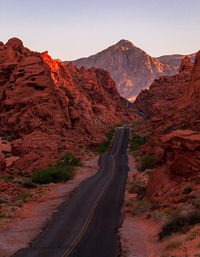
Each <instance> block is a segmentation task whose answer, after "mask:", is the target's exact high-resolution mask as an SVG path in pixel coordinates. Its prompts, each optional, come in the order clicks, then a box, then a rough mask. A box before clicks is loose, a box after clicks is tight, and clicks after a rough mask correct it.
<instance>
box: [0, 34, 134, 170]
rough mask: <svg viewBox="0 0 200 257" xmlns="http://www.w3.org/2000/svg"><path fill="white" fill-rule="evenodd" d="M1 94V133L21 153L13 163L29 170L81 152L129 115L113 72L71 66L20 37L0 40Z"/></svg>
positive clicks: (14, 149)
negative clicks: (30, 46)
mask: <svg viewBox="0 0 200 257" xmlns="http://www.w3.org/2000/svg"><path fill="white" fill-rule="evenodd" d="M0 99H1V100H0V101H1V102H0V103H1V104H0V136H1V137H4V138H7V139H9V141H11V146H12V150H11V153H12V155H14V156H20V158H19V159H18V160H16V161H14V162H13V167H12V168H15V169H18V170H21V171H22V172H24V173H26V172H29V171H32V170H33V169H38V168H39V167H42V166H43V167H44V166H47V165H48V164H50V163H53V162H55V158H56V157H57V156H59V155H60V154H61V153H62V152H66V151H67V150H70V151H76V150H77V151H79V153H80V148H83V149H84V148H86V147H88V146H89V145H90V144H95V143H98V142H99V141H101V140H102V139H103V137H104V132H105V131H104V130H105V129H107V128H108V127H109V126H110V125H111V124H112V123H116V122H119V121H120V120H121V119H129V114H128V113H127V112H126V110H125V108H124V106H125V105H126V100H124V99H122V98H121V97H120V96H119V94H118V93H117V91H116V86H115V83H114V82H113V81H112V79H111V78H110V75H109V73H108V72H106V71H104V70H98V69H90V70H87V69H80V70H78V69H77V68H75V67H74V66H73V65H68V67H66V65H64V64H63V63H62V62H60V61H55V60H53V59H51V57H50V56H49V55H48V53H47V52H45V53H43V54H40V53H36V52H32V51H30V50H28V49H27V48H24V47H23V44H22V42H21V41H20V40H19V39H16V38H14V39H10V40H9V41H8V42H7V43H6V44H5V45H4V44H3V43H1V44H0ZM16 159H17V158H16ZM1 163H2V160H1ZM9 172H14V170H12V169H10V168H9Z"/></svg>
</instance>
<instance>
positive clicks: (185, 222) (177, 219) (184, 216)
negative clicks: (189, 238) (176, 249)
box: [158, 207, 200, 240]
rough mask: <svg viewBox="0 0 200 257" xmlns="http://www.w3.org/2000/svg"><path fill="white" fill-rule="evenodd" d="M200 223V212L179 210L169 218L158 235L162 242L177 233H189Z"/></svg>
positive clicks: (191, 209) (190, 209)
mask: <svg viewBox="0 0 200 257" xmlns="http://www.w3.org/2000/svg"><path fill="white" fill-rule="evenodd" d="M197 223H200V212H199V211H197V210H195V209H193V208H191V207H187V208H179V209H178V210H177V211H176V212H174V214H173V215H172V216H171V217H169V218H168V219H167V220H166V222H165V224H164V225H163V226H162V230H161V232H160V233H159V234H158V236H159V238H160V240H161V239H163V238H164V237H166V236H170V235H171V234H173V233H176V232H182V233H185V232H187V231H188V230H189V229H190V227H191V226H192V225H194V224H197Z"/></svg>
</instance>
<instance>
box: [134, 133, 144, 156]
mask: <svg viewBox="0 0 200 257" xmlns="http://www.w3.org/2000/svg"><path fill="white" fill-rule="evenodd" d="M146 141H147V137H146V136H140V135H137V134H135V133H134V134H133V136H132V138H131V139H130V151H132V152H134V151H138V150H139V148H140V146H142V145H144V144H145V143H146Z"/></svg>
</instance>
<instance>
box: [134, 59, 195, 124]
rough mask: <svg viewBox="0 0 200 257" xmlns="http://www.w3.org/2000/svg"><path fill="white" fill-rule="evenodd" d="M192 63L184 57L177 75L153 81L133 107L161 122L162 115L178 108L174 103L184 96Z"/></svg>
mask: <svg viewBox="0 0 200 257" xmlns="http://www.w3.org/2000/svg"><path fill="white" fill-rule="evenodd" d="M192 68H193V63H192V62H191V61H190V58H189V57H185V58H184V59H183V61H182V63H181V66H180V68H179V74H176V75H174V76H162V77H160V78H159V79H155V80H154V82H153V83H152V84H151V86H150V88H149V89H146V90H142V92H141V93H140V94H139V95H138V96H137V98H136V100H135V102H134V104H133V106H134V107H135V108H136V109H137V110H138V111H140V112H143V113H144V114H145V115H146V116H148V117H149V118H151V119H154V120H161V119H162V116H163V115H168V114H169V113H170V112H174V111H175V109H176V107H178V106H177V105H176V104H175V102H176V100H178V99H179V98H180V97H181V96H183V95H184V93H185V90H186V86H187V84H188V82H189V81H190V78H191V72H192Z"/></svg>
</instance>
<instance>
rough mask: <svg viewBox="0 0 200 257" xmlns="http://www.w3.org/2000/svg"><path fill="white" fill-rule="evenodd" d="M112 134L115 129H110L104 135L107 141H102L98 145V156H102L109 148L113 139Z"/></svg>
mask: <svg viewBox="0 0 200 257" xmlns="http://www.w3.org/2000/svg"><path fill="white" fill-rule="evenodd" d="M114 134H115V128H114V127H113V128H111V129H110V131H109V132H108V133H106V137H107V139H106V140H104V141H103V142H102V143H100V144H99V145H98V152H99V153H100V154H104V153H105V152H107V151H108V149H109V147H110V144H111V141H112V139H113V137H114Z"/></svg>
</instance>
